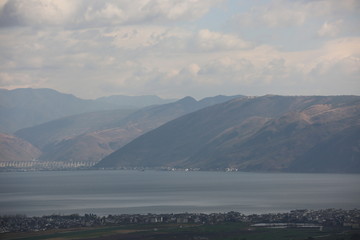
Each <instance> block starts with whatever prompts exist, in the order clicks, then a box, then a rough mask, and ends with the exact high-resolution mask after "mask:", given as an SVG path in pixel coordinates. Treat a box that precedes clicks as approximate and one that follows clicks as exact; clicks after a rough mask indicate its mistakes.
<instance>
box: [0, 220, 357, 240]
mask: <svg viewBox="0 0 360 240" xmlns="http://www.w3.org/2000/svg"><path fill="white" fill-rule="evenodd" d="M0 239H3V240H10V239H18V240H40V239H53V240H68V239H93V240H95V239H109V240H110V239H123V240H134V239H142V240H150V239H158V240H172V239H177V240H178V239H191V240H264V239H265V240H290V239H292V240H310V239H321V240H360V230H357V231H355V230H349V229H331V228H325V229H324V230H323V231H319V229H309V228H282V229H270V228H259V227H256V228H255V227H251V226H250V224H247V223H224V224H216V225H193V224H192V225H190V224H182V225H179V224H153V225H150V224H143V225H142V224H140V225H121V226H111V227H98V228H82V229H68V230H52V231H45V232H36V233H7V234H0Z"/></svg>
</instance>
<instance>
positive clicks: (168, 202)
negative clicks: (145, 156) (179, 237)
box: [0, 171, 360, 215]
mask: <svg viewBox="0 0 360 240" xmlns="http://www.w3.org/2000/svg"><path fill="white" fill-rule="evenodd" d="M358 186H360V175H351V174H283V173H240V172H232V173H231V172H161V171H145V172H140V171H63V172H55V171H54V172H13V173H0V214H17V213H19V214H27V215H43V214H52V213H60V214H65V213H95V214H98V215H107V214H121V213H150V212H151V213H179V212H204V213H211V212H228V211H238V212H242V213H245V214H251V213H264V212H284V211H289V210H292V209H303V208H307V209H324V208H345V209H351V208H359V207H360V189H359V187H358Z"/></svg>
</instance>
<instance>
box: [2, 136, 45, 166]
mask: <svg viewBox="0 0 360 240" xmlns="http://www.w3.org/2000/svg"><path fill="white" fill-rule="evenodd" d="M40 154H41V152H40V150H39V149H37V148H36V147H34V146H33V145H31V144H30V143H28V142H26V141H24V140H23V139H20V138H17V137H15V136H11V135H8V134H4V133H0V161H31V160H33V159H37V158H38V157H39V156H40Z"/></svg>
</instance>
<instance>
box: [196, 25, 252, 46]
mask: <svg viewBox="0 0 360 240" xmlns="http://www.w3.org/2000/svg"><path fill="white" fill-rule="evenodd" d="M194 42H195V46H196V47H197V48H198V49H200V50H204V51H219V50H220V51H221V50H236V49H245V48H249V47H250V46H251V44H250V42H247V41H244V40H242V39H240V38H238V37H236V36H235V35H230V34H222V33H218V32H212V31H209V30H208V29H203V30H200V31H199V32H198V33H197V35H196V36H195V39H194Z"/></svg>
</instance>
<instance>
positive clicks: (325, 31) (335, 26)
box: [318, 20, 343, 37]
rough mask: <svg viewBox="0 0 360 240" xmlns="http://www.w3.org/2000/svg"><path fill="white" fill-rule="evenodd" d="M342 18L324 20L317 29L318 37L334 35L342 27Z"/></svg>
mask: <svg viewBox="0 0 360 240" xmlns="http://www.w3.org/2000/svg"><path fill="white" fill-rule="evenodd" d="M342 23H343V20H337V21H335V22H331V23H330V22H325V23H324V24H323V25H322V26H321V28H320V29H319V31H318V35H319V36H320V37H336V36H337V35H338V34H339V33H340V31H341V28H342Z"/></svg>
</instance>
